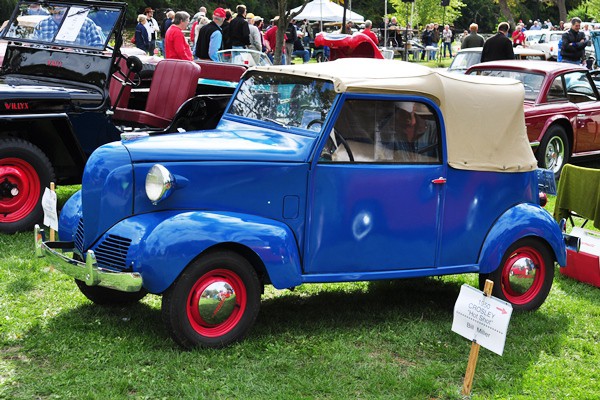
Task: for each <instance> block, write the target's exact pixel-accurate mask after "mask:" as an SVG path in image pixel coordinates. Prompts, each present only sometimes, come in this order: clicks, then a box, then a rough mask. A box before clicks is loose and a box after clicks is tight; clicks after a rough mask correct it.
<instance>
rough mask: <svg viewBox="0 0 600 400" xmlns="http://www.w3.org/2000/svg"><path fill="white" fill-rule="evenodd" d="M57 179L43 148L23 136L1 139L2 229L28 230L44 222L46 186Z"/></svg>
mask: <svg viewBox="0 0 600 400" xmlns="http://www.w3.org/2000/svg"><path fill="white" fill-rule="evenodd" d="M54 180H55V176H54V168H53V167H52V164H51V163H50V160H49V159H48V157H46V155H45V154H44V152H42V150H40V149H39V148H38V147H36V146H34V145H33V144H31V143H29V142H27V141H25V140H23V139H17V138H6V139H0V232H2V233H15V232H20V231H27V230H31V229H33V226H34V225H35V224H36V223H41V221H42V218H43V216H44V211H43V210H42V196H43V194H44V188H46V187H50V182H53V181H54Z"/></svg>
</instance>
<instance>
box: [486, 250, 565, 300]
mask: <svg viewBox="0 0 600 400" xmlns="http://www.w3.org/2000/svg"><path fill="white" fill-rule="evenodd" d="M486 279H490V280H492V281H493V282H494V289H493V291H492V294H493V295H494V296H496V297H498V298H500V299H503V300H506V301H508V302H509V303H511V304H512V306H513V309H514V310H516V311H531V310H535V309H537V308H539V307H540V306H541V305H542V304H543V303H544V301H545V300H546V297H548V293H550V288H551V287H552V280H553V279H554V262H553V259H552V256H551V254H550V251H549V250H548V248H547V247H546V246H545V245H544V244H543V243H542V242H541V241H540V240H538V239H534V238H524V239H521V240H519V241H517V242H515V243H514V244H513V245H512V246H511V247H509V248H508V250H507V251H506V253H505V254H504V257H503V258H502V262H501V264H500V266H499V267H498V268H497V269H496V270H495V271H494V272H491V273H490V274H481V275H480V276H479V286H480V289H482V288H483V285H484V283H485V280H486Z"/></svg>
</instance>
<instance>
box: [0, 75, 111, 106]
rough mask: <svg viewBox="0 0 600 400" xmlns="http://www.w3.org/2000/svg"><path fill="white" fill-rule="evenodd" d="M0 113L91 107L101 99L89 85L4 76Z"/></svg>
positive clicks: (98, 92) (0, 88) (0, 92)
mask: <svg viewBox="0 0 600 400" xmlns="http://www.w3.org/2000/svg"><path fill="white" fill-rule="evenodd" d="M0 97H1V98H2V100H3V101H2V106H0V113H4V114H6V113H9V114H15V113H22V112H24V113H31V112H34V111H56V112H62V111H64V107H67V106H71V105H73V106H81V107H85V106H93V105H98V104H99V103H101V102H102V99H103V96H102V93H101V92H100V91H98V90H94V89H92V88H89V89H87V88H82V87H74V86H65V85H64V83H63V84H58V83H56V84H55V83H49V82H44V81H41V80H32V79H29V78H27V79H24V78H20V77H13V76H8V77H7V76H5V77H2V78H0Z"/></svg>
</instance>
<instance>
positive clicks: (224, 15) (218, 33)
mask: <svg viewBox="0 0 600 400" xmlns="http://www.w3.org/2000/svg"><path fill="white" fill-rule="evenodd" d="M153 15H154V10H153V9H152V8H150V7H148V8H146V9H145V10H144V13H143V14H140V15H139V16H138V18H137V21H138V24H137V26H136V29H135V34H134V38H133V39H132V43H134V44H135V46H136V47H138V48H139V49H141V50H143V51H144V52H146V53H148V54H151V55H152V54H158V53H160V54H162V55H163V56H164V57H165V58H175V59H182V60H194V59H199V60H213V61H218V60H219V58H218V55H217V52H218V51H219V50H227V49H251V50H255V51H258V52H263V53H265V54H266V55H267V56H268V57H269V58H270V59H271V61H273V56H274V50H275V41H276V35H277V29H278V27H277V21H278V18H279V17H277V16H276V17H275V18H273V19H271V20H270V21H269V22H268V24H267V25H265V24H266V22H265V20H264V18H262V17H261V16H259V15H254V14H253V13H251V12H248V10H247V9H246V6H244V5H238V6H237V7H236V8H235V10H234V11H232V10H230V9H224V8H221V7H219V8H216V9H214V10H213V11H212V12H211V13H210V14H209V13H208V10H207V9H206V7H200V8H199V10H198V12H197V13H195V14H194V15H193V16H190V14H189V13H187V12H186V11H176V12H175V11H173V10H167V12H166V14H165V19H164V20H163V22H162V23H161V24H160V25H159V24H158V23H157V22H156V20H155V19H154V17H153ZM209 17H210V18H209ZM187 32H189V35H186V33H187ZM312 35H314V33H313V31H312V29H311V28H310V26H309V24H308V21H306V20H304V21H300V22H299V23H296V21H294V20H292V21H291V22H290V23H289V24H288V27H287V29H286V32H285V34H284V41H285V46H284V48H283V55H282V62H284V63H286V64H290V63H291V60H292V57H299V58H301V59H302V62H304V63H307V62H308V61H309V60H310V58H311V56H312V54H311V50H310V45H309V44H310V38H311V36H312ZM155 46H156V50H155Z"/></svg>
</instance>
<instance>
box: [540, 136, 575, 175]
mask: <svg viewBox="0 0 600 400" xmlns="http://www.w3.org/2000/svg"><path fill="white" fill-rule="evenodd" d="M569 152H570V148H569V140H568V139H567V134H566V133H565V130H564V128H563V127H562V126H560V125H553V126H551V127H550V128H548V131H546V134H545V135H544V138H543V139H542V143H540V147H539V149H538V151H537V160H538V165H539V166H540V167H541V168H546V169H549V170H551V171H552V172H554V176H556V177H557V178H558V177H559V176H560V172H561V171H562V168H563V167H564V166H565V164H566V163H567V161H569V154H570V153H569Z"/></svg>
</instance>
